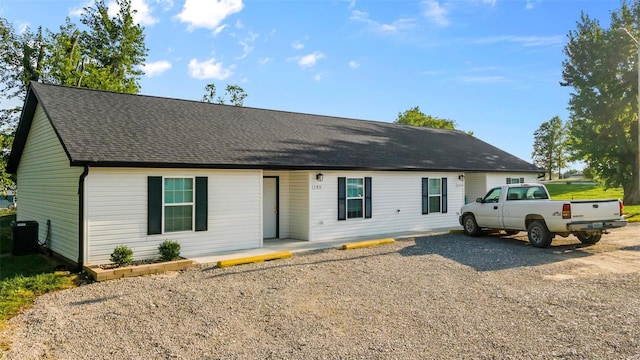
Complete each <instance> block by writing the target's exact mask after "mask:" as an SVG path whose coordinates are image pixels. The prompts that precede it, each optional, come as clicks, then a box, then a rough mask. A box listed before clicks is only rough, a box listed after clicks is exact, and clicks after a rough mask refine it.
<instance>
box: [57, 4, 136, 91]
mask: <svg viewBox="0 0 640 360" xmlns="http://www.w3.org/2000/svg"><path fill="white" fill-rule="evenodd" d="M115 3H116V4H117V5H118V9H119V10H118V14H117V15H116V16H114V17H109V14H108V11H109V9H108V7H107V5H105V3H104V0H97V1H96V2H95V7H87V8H85V12H84V13H83V14H82V17H81V19H80V21H81V22H82V24H84V25H85V26H86V27H87V28H88V29H89V31H85V32H83V33H82V37H81V40H80V43H81V45H82V49H81V51H83V55H84V57H83V59H82V63H81V64H80V66H75V67H73V69H75V71H79V72H81V73H82V75H83V76H84V79H83V80H82V82H81V83H80V84H78V85H76V86H79V87H87V88H91V89H101V90H109V91H116V92H124V93H137V92H139V91H140V85H139V83H138V81H139V79H140V77H141V76H142V75H143V74H144V72H143V71H142V70H140V69H139V66H140V65H142V64H144V61H145V59H146V57H147V52H148V49H147V48H146V46H145V43H144V40H145V35H144V28H143V27H142V26H140V25H139V24H135V23H134V21H133V14H134V13H135V10H132V9H131V0H115ZM73 44H74V43H73V42H71V43H70V44H69V45H71V46H73ZM65 50H67V51H69V50H72V48H71V49H69V48H66V49H65Z"/></svg>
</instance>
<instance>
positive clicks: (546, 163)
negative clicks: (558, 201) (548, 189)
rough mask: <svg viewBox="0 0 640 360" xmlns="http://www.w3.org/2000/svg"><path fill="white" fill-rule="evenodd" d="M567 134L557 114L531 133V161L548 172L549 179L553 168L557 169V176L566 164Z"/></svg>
mask: <svg viewBox="0 0 640 360" xmlns="http://www.w3.org/2000/svg"><path fill="white" fill-rule="evenodd" d="M566 147H567V135H566V128H565V126H564V124H563V123H562V120H561V119H560V117H558V116H554V117H553V118H552V119H551V120H549V121H545V122H543V123H542V124H541V125H540V127H539V128H538V130H536V131H535V132H534V133H533V153H532V154H531V158H532V159H533V163H534V164H535V165H537V166H539V167H541V168H543V169H545V170H546V171H547V172H548V173H549V180H551V174H552V173H553V171H554V170H558V177H560V174H561V172H562V168H564V167H565V166H566V165H567V160H568V154H567V149H566Z"/></svg>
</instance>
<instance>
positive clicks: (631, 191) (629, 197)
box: [622, 173, 640, 205]
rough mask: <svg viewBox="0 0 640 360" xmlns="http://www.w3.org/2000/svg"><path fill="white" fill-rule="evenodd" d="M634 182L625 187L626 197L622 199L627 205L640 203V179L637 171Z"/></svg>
mask: <svg viewBox="0 0 640 360" xmlns="http://www.w3.org/2000/svg"><path fill="white" fill-rule="evenodd" d="M633 180H634V181H633V183H632V184H629V186H625V187H623V189H624V198H623V199H622V201H623V202H624V204H625V205H640V183H639V182H640V181H639V179H638V175H637V173H636V174H634V176H633Z"/></svg>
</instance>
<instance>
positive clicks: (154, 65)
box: [142, 60, 171, 77]
mask: <svg viewBox="0 0 640 360" xmlns="http://www.w3.org/2000/svg"><path fill="white" fill-rule="evenodd" d="M169 69H171V63H170V62H168V61H166V60H161V61H156V62H150V63H146V64H144V65H142V70H143V71H144V72H145V75H146V76H147V77H154V76H156V75H160V74H162V73H163V72H165V71H167V70H169Z"/></svg>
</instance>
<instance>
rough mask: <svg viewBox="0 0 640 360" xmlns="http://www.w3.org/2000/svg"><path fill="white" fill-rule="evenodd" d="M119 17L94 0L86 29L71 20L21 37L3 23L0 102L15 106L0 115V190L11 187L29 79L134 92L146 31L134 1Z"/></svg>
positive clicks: (124, 0) (126, 2)
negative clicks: (9, 169)
mask: <svg viewBox="0 0 640 360" xmlns="http://www.w3.org/2000/svg"><path fill="white" fill-rule="evenodd" d="M115 3H116V5H118V6H119V11H118V13H117V14H116V15H115V16H113V17H110V16H109V14H108V7H107V5H106V4H105V2H104V0H96V1H95V3H94V5H93V6H91V7H86V8H85V12H84V13H83V15H82V16H81V23H82V24H83V25H84V26H85V28H86V29H85V30H82V31H81V30H80V29H78V28H77V26H76V25H75V24H72V23H71V22H70V21H69V19H67V20H66V24H65V25H63V26H61V27H60V32H58V33H53V32H51V31H47V32H46V34H47V35H46V37H45V36H44V35H43V31H42V29H41V28H38V31H37V32H35V33H34V32H31V31H30V30H29V29H27V30H26V31H25V32H23V33H21V34H17V33H16V31H15V29H14V28H13V27H12V26H11V24H10V23H9V22H8V21H7V20H6V19H4V18H0V100H2V101H3V103H7V104H15V105H12V106H10V107H8V108H5V109H1V110H0V140H1V141H0V145H2V154H1V157H0V170H1V171H2V173H1V174H0V190H1V191H6V189H7V188H10V187H12V186H13V185H14V184H13V178H12V177H11V176H8V175H7V174H6V173H5V172H4V168H5V165H6V161H7V156H8V153H9V149H10V146H11V144H12V142H13V136H14V133H15V128H16V125H17V122H18V116H19V114H20V109H21V106H22V104H23V103H24V98H25V96H26V90H27V89H28V87H29V82H30V81H31V80H42V81H44V82H48V83H52V84H59V85H66V86H75V87H85V88H92V89H100V90H109V91H117V92H126V93H136V92H138V91H139V90H140V85H139V79H140V77H141V76H142V75H143V72H142V70H140V65H142V64H143V63H144V61H145V60H146V56H147V51H148V50H147V48H146V47H145V44H144V40H145V35H144V28H143V27H141V26H140V25H138V24H135V23H134V21H133V14H134V10H132V9H131V0H115Z"/></svg>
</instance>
